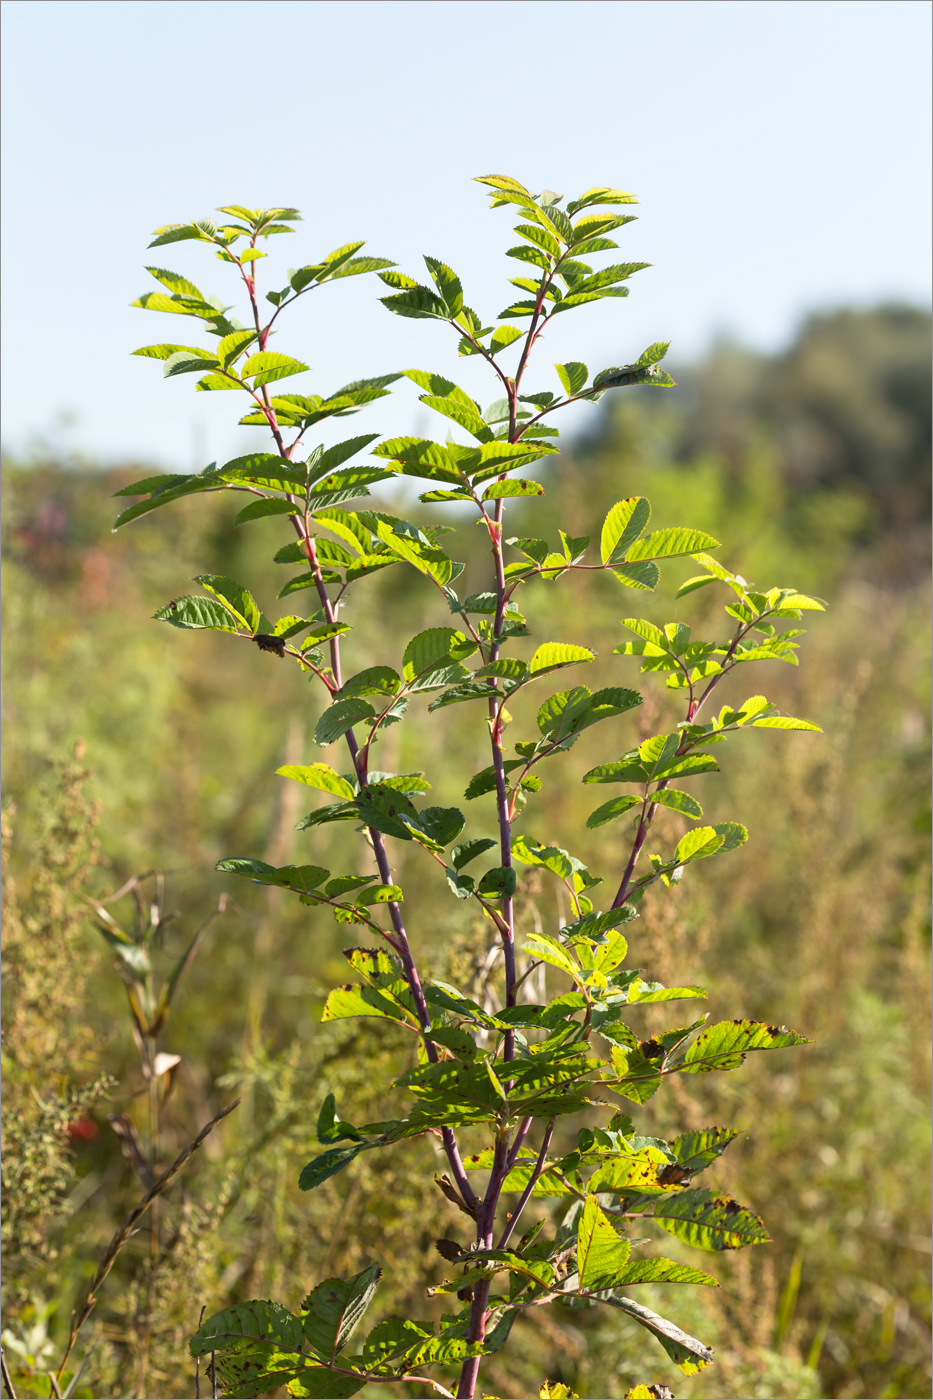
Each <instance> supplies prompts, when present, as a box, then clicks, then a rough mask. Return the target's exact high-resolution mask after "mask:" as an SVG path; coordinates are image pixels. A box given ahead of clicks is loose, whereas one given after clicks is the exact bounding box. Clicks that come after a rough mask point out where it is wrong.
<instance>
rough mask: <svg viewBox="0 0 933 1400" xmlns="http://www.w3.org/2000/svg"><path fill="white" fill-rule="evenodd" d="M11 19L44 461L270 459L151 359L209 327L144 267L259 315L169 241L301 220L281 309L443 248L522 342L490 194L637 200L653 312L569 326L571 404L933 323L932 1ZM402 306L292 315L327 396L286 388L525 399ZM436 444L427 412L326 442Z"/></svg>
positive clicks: (64, 10) (578, 2)
mask: <svg viewBox="0 0 933 1400" xmlns="http://www.w3.org/2000/svg"><path fill="white" fill-rule="evenodd" d="M2 15H3V31H4V32H3V48H2V63H3V78H4V95H3V106H4V113H3V117H4V120H3V146H4V156H3V184H4V201H3V271H4V301H3V350H4V354H3V380H4V401H5V402H4V407H5V412H4V421H3V440H4V444H5V446H6V447H7V448H8V449H9V450H11V451H13V452H22V451H24V450H26V449H27V448H28V445H29V443H30V441H31V440H34V439H35V438H36V436H37V435H44V436H46V437H47V438H53V439H56V440H58V441H59V442H61V443H62V444H63V445H65V446H67V447H70V448H73V449H76V450H79V451H81V452H84V453H85V454H88V455H89V456H91V457H93V458H95V459H97V460H101V461H104V462H111V461H115V460H119V459H121V458H132V459H135V460H137V461H141V462H146V463H153V464H159V465H162V466H165V467H167V468H169V469H175V470H190V469H191V468H193V467H201V466H203V465H205V464H206V462H207V461H208V460H210V459H211V458H215V457H216V458H219V459H220V460H223V459H224V458H225V457H228V456H232V455H234V454H235V453H236V452H237V451H243V450H244V449H245V448H246V447H247V446H252V445H254V440H252V441H251V440H250V437H249V434H250V430H247V429H237V428H236V427H234V426H233V423H234V422H235V417H236V415H235V413H234V412H233V409H232V406H231V397H230V396H229V395H226V394H210V395H209V394H197V395H196V394H195V393H194V392H193V384H192V381H191V378H190V377H183V378H181V379H176V380H172V381H167V382H163V381H162V379H161V367H160V366H158V365H157V364H156V363H154V362H152V361H145V360H141V359H138V358H137V359H131V358H129V352H130V351H131V350H133V349H135V348H136V346H138V345H144V344H149V343H152V342H154V341H158V340H179V341H182V342H189V341H191V340H192V334H191V328H192V327H193V326H194V324H195V323H193V322H191V323H189V322H186V321H183V320H182V319H181V318H170V317H168V316H159V315H155V314H152V313H146V312H142V311H139V310H135V309H131V308H130V307H129V305H128V303H129V302H131V301H132V300H133V299H134V298H135V297H136V296H138V295H140V293H142V292H143V291H146V290H150V289H155V286H156V284H155V283H154V282H153V281H152V280H151V278H150V277H149V276H148V274H147V273H146V272H145V271H144V270H143V267H144V264H145V263H147V262H158V263H159V264H161V265H166V266H168V267H170V268H172V269H173V270H175V271H177V272H181V273H183V274H185V275H187V276H189V277H190V278H192V279H193V280H194V281H196V282H197V283H198V284H199V285H200V286H202V287H203V288H204V290H205V291H214V292H217V293H218V294H220V295H222V296H223V297H224V299H225V300H229V301H234V294H233V289H232V287H231V286H228V283H227V282H226V280H225V278H226V275H229V274H228V270H227V269H226V268H224V267H223V266H222V265H221V264H220V263H218V262H216V261H214V259H213V255H212V254H211V253H210V251H209V250H208V249H206V248H203V247H199V246H198V245H196V244H192V243H188V244H179V245H174V246H169V247H168V248H165V249H159V250H158V254H157V255H154V254H147V252H146V244H147V243H148V241H149V238H150V236H151V230H152V229H154V228H155V227H157V226H158V225H160V224H164V223H169V222H176V221H181V220H184V219H188V218H197V217H203V216H204V215H205V214H208V213H210V211H211V210H212V209H213V208H214V207H215V206H216V205H218V204H227V203H244V204H248V205H254V206H256V205H263V204H266V205H270V204H293V205H296V206H298V207H299V208H300V209H301V210H302V212H303V214H304V216H305V222H304V223H303V224H300V225H298V230H299V231H298V233H297V234H296V235H294V236H290V237H283V238H280V239H274V240H270V241H269V244H268V245H267V246H268V248H269V251H270V253H271V254H272V255H273V257H272V258H270V262H269V263H267V264H265V266H266V267H269V266H270V265H271V263H272V261H273V258H274V259H275V260H276V262H277V264H278V267H277V269H276V272H275V275H274V277H272V278H270V281H268V282H267V283H266V286H267V287H268V286H269V285H273V286H281V285H283V283H284V280H285V279H284V276H280V271H281V270H283V269H284V268H285V267H287V266H290V265H295V266H300V265H301V264H303V263H308V262H313V261H315V260H316V259H317V258H319V257H320V256H322V255H324V254H325V253H326V252H328V251H329V250H330V249H331V248H333V247H336V246H337V245H339V244H342V243H344V242H347V241H349V240H350V239H356V238H365V239H366V240H367V243H368V247H369V249H370V250H371V251H373V252H378V253H381V254H383V255H384V256H387V257H391V258H393V259H394V260H395V261H396V262H397V263H398V264H399V265H400V267H401V268H402V269H404V270H406V271H408V272H410V273H413V274H415V275H421V272H422V265H421V264H420V257H419V255H420V254H421V253H422V252H425V253H430V254H432V255H433V256H435V257H440V258H442V259H444V260H445V261H447V262H450V263H451V264H452V265H453V266H454V267H455V268H456V270H457V271H458V272H459V274H460V276H461V278H462V279H463V281H464V284H465V289H466V293H467V300H468V301H469V302H470V304H472V305H474V306H475V307H476V309H477V310H478V311H480V312H481V313H482V312H486V313H493V314H494V313H496V312H498V311H499V310H501V309H502V307H503V306H504V305H506V304H507V298H508V296H509V289H508V287H507V285H506V281H505V279H506V277H507V276H512V275H515V272H516V265H515V264H514V263H512V264H511V266H510V264H509V260H507V259H506V258H505V257H504V256H503V253H504V250H505V249H506V248H507V247H508V246H510V244H511V243H512V242H514V239H512V238H510V236H509V232H508V230H509V227H510V225H509V223H508V219H509V215H508V212H507V211H505V210H497V211H495V212H494V213H490V212H488V211H487V200H486V197H485V195H484V193H483V191H482V189H481V187H480V186H478V185H475V184H473V183H471V179H470V177H471V176H474V175H481V174H485V173H487V172H489V171H501V172H504V173H507V174H510V175H514V176H516V177H517V178H518V179H520V180H521V181H523V182H524V183H525V184H526V185H528V186H529V187H531V188H533V189H538V188H542V187H545V186H547V187H550V188H552V189H557V190H559V191H561V192H562V193H564V194H566V195H568V196H573V195H574V194H578V193H579V192H581V191H582V190H584V189H586V188H587V187H589V186H591V185H597V184H608V185H614V186H617V187H621V188H623V189H629V190H632V191H634V192H635V193H636V194H637V196H638V197H639V200H640V202H641V208H640V209H639V210H638V211H637V212H638V214H639V220H640V222H638V223H635V224H632V225H630V226H629V227H628V228H626V229H624V230H622V231H621V233H620V234H619V241H620V245H621V249H622V253H621V256H622V257H623V258H624V259H625V260H626V261H629V260H631V261H647V262H650V263H652V264H653V267H652V269H651V270H650V271H646V272H643V273H641V274H639V276H638V277H637V278H635V279H634V280H633V281H632V283H631V284H630V285H631V289H632V294H631V296H630V297H629V299H628V300H627V301H623V302H619V301H613V300H609V301H605V302H602V303H599V304H598V305H597V306H596V307H594V308H592V309H589V308H587V309H584V310H583V311H580V312H575V313H574V316H573V317H569V316H568V317H563V318H561V320H562V321H563V322H564V324H563V326H555V328H554V333H553V334H554V339H553V342H552V344H551V345H550V346H547V347H545V349H544V351H543V353H542V354H541V355H540V356H539V360H540V373H539V374H538V375H537V376H533V378H534V379H535V387H537V388H545V387H556V383H555V384H553V385H552V383H551V379H552V378H553V370H552V368H551V366H552V365H553V363H554V361H556V360H564V359H569V358H578V359H584V360H586V361H587V362H588V363H589V364H590V366H591V368H593V369H595V368H601V367H603V366H605V365H608V364H619V363H625V362H627V361H630V360H631V359H633V358H635V357H636V356H637V355H638V354H639V353H640V352H641V350H642V349H643V348H644V347H645V345H647V344H648V343H649V342H651V341H654V340H659V339H664V340H671V341H672V342H673V350H672V356H673V357H675V358H676V359H679V360H680V361H684V360H686V359H689V358H691V357H693V356H695V355H697V354H699V353H701V352H702V351H703V350H704V349H705V348H706V347H707V346H708V345H709V344H710V343H711V341H712V340H713V339H715V337H716V336H717V335H720V334H729V335H732V336H735V337H738V338H739V339H741V340H743V341H745V342H746V343H748V344H749V345H752V346H754V347H757V348H761V349H764V350H774V349H778V348H780V347H781V346H783V345H785V344H786V343H787V342H788V340H789V338H790V337H791V336H792V334H793V332H794V329H795V327H796V326H797V325H798V323H799V321H800V318H801V317H802V316H803V315H804V314H805V313H806V312H807V311H809V310H812V309H819V308H827V307H833V306H838V305H842V304H855V305H870V304H873V303H876V302H878V301H880V300H882V299H904V300H907V301H910V302H914V303H920V304H926V303H927V302H928V299H929V295H930V273H929V242H930V189H929V185H930V177H929V169H930V150H929V146H930V139H929V102H930V61H929V52H930V28H931V10H930V6H929V5H928V4H927V3H926V0H881V3H876V0H777V2H776V3H773V2H772V0H724V2H722V3H720V0H647V2H644V0H643V2H642V3H628V0H596V2H595V3H593V2H591V0H573V2H572V3H566V4H564V3H559V0H513V3H509V0H446V3H443V2H442V3H433V4H432V3H429V2H428V0H414V2H412V0H395V2H393V0H379V2H378V3H370V0H343V3H340V2H339V0H336V2H335V0H329V3H317V2H316V0H263V3H261V4H257V3H252V0H207V2H206V3H203V2H202V0H130V2H129V3H127V0H103V3H99V2H98V0H5V2H4V4H3V6H2ZM513 222H514V220H513ZM517 271H518V272H521V269H520V268H519V269H517ZM380 290H384V289H382V288H381V284H379V283H378V282H376V280H375V279H374V278H359V279H353V280H351V281H348V282H345V283H340V284H338V285H337V286H335V287H333V288H328V289H323V290H322V291H320V292H316V293H314V294H313V295H312V296H309V297H307V298H306V299H305V300H304V301H303V302H302V303H299V307H298V308H297V309H296V312H295V314H294V317H293V320H292V321H291V323H289V322H288V321H286V320H285V318H284V317H283V320H282V322H280V325H283V323H284V325H283V330H282V333H281V334H280V336H279V337H278V341H277V345H276V348H277V349H279V350H283V351H286V352H287V353H291V354H294V355H296V356H298V357H299V358H302V359H304V360H306V361H307V362H308V363H309V364H310V365H311V367H312V370H311V373H309V374H307V375H304V376H302V378H301V379H295V380H293V381H289V383H288V385H284V384H283V386H282V388H283V389H286V388H288V389H294V390H296V391H301V390H302V389H304V390H305V391H306V392H322V391H330V390H332V389H334V388H336V387H338V386H339V385H340V384H342V383H344V382H345V381H346V380H349V379H353V378H358V377H361V376H363V375H368V374H378V373H384V372H386V371H387V370H390V369H397V368H402V367H405V366H409V365H417V366H422V367H425V368H432V369H439V370H441V371H443V372H445V373H448V374H452V375H453V376H454V377H457V378H459V379H460V381H461V382H462V383H464V385H465V386H466V387H468V388H472V389H473V391H474V392H475V393H476V395H477V397H479V398H481V399H483V400H486V399H489V398H492V397H495V396H496V395H495V394H494V393H493V392H491V391H490V388H489V386H487V385H486V384H485V382H484V381H483V380H482V379H481V378H477V377H476V370H477V366H476V365H475V364H474V363H473V362H467V361H460V362H459V364H458V361H457V359H456V354H455V341H454V339H453V337H452V336H451V335H448V334H446V333H445V329H444V328H443V327H440V326H435V325H432V324H431V323H425V322H412V321H403V320H401V319H400V318H397V317H392V316H389V315H388V314H387V313H386V312H385V311H384V310H383V309H382V307H380V306H379V304H378V302H377V300H376V298H377V296H378V295H379V292H380ZM228 292H229V295H228ZM238 313H239V314H240V315H241V319H244V318H243V315H242V309H241V308H240V307H239V306H237V307H236V310H235V311H234V312H233V313H231V314H234V315H236V314H238ZM194 343H197V341H196V340H195V341H194ZM641 392H645V391H641ZM586 411H587V410H581V412H586ZM422 414H423V410H422V409H421V407H420V405H419V404H418V403H417V397H416V391H415V390H414V387H413V386H412V385H410V384H405V385H404V387H403V388H402V389H401V391H400V392H399V393H398V394H396V395H395V396H393V398H392V399H390V400H383V401H382V403H380V404H377V405H376V406H375V407H374V408H371V409H370V410H368V412H367V413H365V414H364V415H361V417H360V418H357V419H356V420H355V422H354V424H353V426H352V427H349V426H348V425H347V424H345V423H336V424H334V425H333V430H332V431H331V432H330V434H328V433H326V432H322V433H321V436H322V438H325V440H334V438H335V437H340V436H348V435H349V433H350V432H354V431H356V432H358V431H365V430H367V429H368V430H370V431H377V430H378V431H382V432H385V433H398V432H405V431H411V430H412V429H419V428H426V427H427V424H426V423H424V422H422V421H421V415H422ZM66 420H70V425H69V426H65V422H66ZM356 424H359V427H357V426H356ZM571 426H572V425H571ZM323 427H324V428H327V427H328V425H326V424H325V425H323Z"/></svg>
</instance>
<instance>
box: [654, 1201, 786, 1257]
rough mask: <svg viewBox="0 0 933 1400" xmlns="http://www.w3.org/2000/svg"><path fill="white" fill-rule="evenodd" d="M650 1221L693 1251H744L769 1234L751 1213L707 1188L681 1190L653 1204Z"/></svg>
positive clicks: (761, 1241) (752, 1212)
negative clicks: (690, 1246) (691, 1247)
mask: <svg viewBox="0 0 933 1400" xmlns="http://www.w3.org/2000/svg"><path fill="white" fill-rule="evenodd" d="M651 1218H652V1220H654V1222H655V1223H656V1224H657V1225H660V1226H661V1228H662V1229H663V1230H667V1232H668V1234H671V1235H675V1236H676V1237H677V1239H679V1240H683V1241H684V1242H685V1243H686V1244H689V1245H693V1247H694V1248H695V1249H714V1250H720V1249H744V1248H745V1247H746V1245H750V1244H767V1243H768V1242H769V1241H770V1238H771V1237H770V1235H769V1234H768V1232H767V1230H766V1229H765V1227H764V1223H763V1222H762V1220H761V1218H760V1217H759V1216H757V1215H756V1214H755V1212H754V1211H751V1210H748V1209H747V1208H746V1207H745V1206H741V1205H739V1203H738V1201H734V1200H733V1199H732V1198H731V1197H730V1196H725V1195H723V1194H722V1193H721V1192H719V1191H711V1190H709V1189H707V1188H702V1187H700V1188H696V1189H693V1190H687V1191H681V1192H679V1193H678V1194H677V1195H676V1196H669V1197H665V1198H664V1200H662V1201H660V1202H658V1204H657V1205H655V1207H654V1209H653V1211H652V1214H651Z"/></svg>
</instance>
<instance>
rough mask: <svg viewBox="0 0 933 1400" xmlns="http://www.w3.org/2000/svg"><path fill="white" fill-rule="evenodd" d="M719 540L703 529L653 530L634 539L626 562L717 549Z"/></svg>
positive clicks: (675, 556) (674, 556) (672, 557)
mask: <svg viewBox="0 0 933 1400" xmlns="http://www.w3.org/2000/svg"><path fill="white" fill-rule="evenodd" d="M718 547H719V541H718V540H714V539H713V537H712V535H707V534H705V533H704V531H703V530H683V529H677V528H675V529H670V530H655V531H654V533H653V534H651V535H645V537H644V538H643V539H639V540H636V541H635V543H634V544H633V545H632V546H631V547H630V548H629V550H628V554H627V562H632V561H634V560H641V559H676V558H679V557H680V556H682V555H684V554H698V553H699V552H700V551H701V550H705V549H717V548H718Z"/></svg>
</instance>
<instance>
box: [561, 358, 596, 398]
mask: <svg viewBox="0 0 933 1400" xmlns="http://www.w3.org/2000/svg"><path fill="white" fill-rule="evenodd" d="M554 368H555V369H556V370H557V377H558V379H559V380H560V382H561V384H562V385H563V386H564V391H565V393H566V394H567V397H568V398H573V396H574V394H579V392H580V390H581V389H582V388H583V387H584V385H585V384H586V381H587V379H588V378H589V374H590V372H589V370H588V369H587V367H586V365H584V364H581V363H580V361H579V360H570V361H568V363H567V364H565V365H555V366H554Z"/></svg>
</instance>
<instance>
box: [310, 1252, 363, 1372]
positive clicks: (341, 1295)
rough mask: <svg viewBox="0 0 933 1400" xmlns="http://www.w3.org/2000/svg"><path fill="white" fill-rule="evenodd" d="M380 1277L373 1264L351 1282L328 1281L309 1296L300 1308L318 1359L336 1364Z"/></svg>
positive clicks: (347, 1280) (340, 1279)
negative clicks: (336, 1357)
mask: <svg viewBox="0 0 933 1400" xmlns="http://www.w3.org/2000/svg"><path fill="white" fill-rule="evenodd" d="M381 1277H382V1270H381V1269H380V1268H379V1266H378V1264H370V1266H369V1268H368V1269H363V1270H361V1272H360V1273H358V1274H354V1275H353V1277H352V1278H348V1279H342V1278H328V1279H325V1280H324V1282H323V1283H319V1284H318V1286H317V1288H315V1289H313V1290H312V1291H311V1292H310V1293H309V1294H308V1296H307V1298H305V1300H304V1302H303V1303H302V1305H301V1322H302V1326H303V1328H304V1335H305V1337H306V1338H307V1340H308V1343H309V1345H310V1346H312V1347H313V1348H314V1350H315V1351H316V1352H317V1353H318V1355H319V1356H323V1357H324V1358H325V1359H326V1360H333V1358H334V1356H335V1355H336V1354H337V1352H338V1351H340V1349H341V1347H343V1346H344V1345H345V1344H346V1342H347V1341H348V1340H349V1338H350V1337H351V1335H352V1334H353V1331H354V1329H355V1328H356V1326H357V1324H358V1323H359V1322H360V1319H361V1318H362V1317H363V1314H364V1313H365V1312H366V1309H367V1308H368V1307H369V1304H370V1302H371V1301H372V1298H373V1294H374V1293H375V1292H376V1288H377V1287H378V1284H379V1280H380V1278H381ZM323 1393H324V1392H322V1394H323ZM351 1393H352V1392H351Z"/></svg>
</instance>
